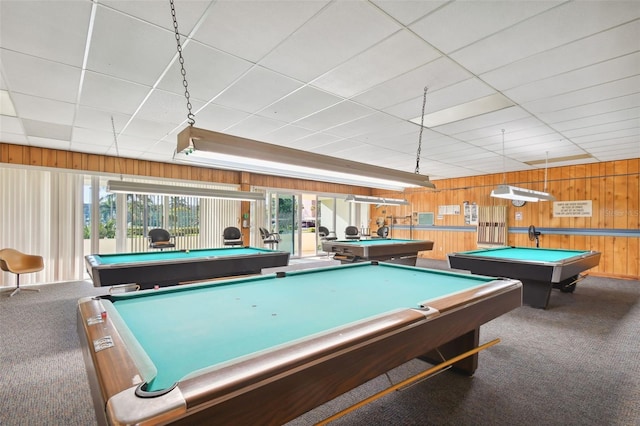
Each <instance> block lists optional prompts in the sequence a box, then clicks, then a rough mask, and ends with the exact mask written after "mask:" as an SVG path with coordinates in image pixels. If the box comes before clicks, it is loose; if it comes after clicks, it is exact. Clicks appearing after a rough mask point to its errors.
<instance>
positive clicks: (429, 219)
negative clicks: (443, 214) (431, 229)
mask: <svg viewBox="0 0 640 426" xmlns="http://www.w3.org/2000/svg"><path fill="white" fill-rule="evenodd" d="M413 215H414V218H415V219H416V221H415V222H416V224H417V225H427V226H431V225H433V219H434V214H433V212H427V213H414V214H413Z"/></svg>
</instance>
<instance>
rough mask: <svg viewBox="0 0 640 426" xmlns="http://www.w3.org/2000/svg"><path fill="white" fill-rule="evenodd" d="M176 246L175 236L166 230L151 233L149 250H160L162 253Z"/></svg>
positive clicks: (157, 229)
mask: <svg viewBox="0 0 640 426" xmlns="http://www.w3.org/2000/svg"><path fill="white" fill-rule="evenodd" d="M175 246H176V244H175V241H174V240H173V236H172V235H171V234H169V231H167V230H166V229H162V228H156V229H152V230H151V231H149V248H152V249H160V251H162V250H164V249H166V248H173V247H175Z"/></svg>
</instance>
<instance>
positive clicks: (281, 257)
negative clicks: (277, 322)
mask: <svg viewBox="0 0 640 426" xmlns="http://www.w3.org/2000/svg"><path fill="white" fill-rule="evenodd" d="M288 263H289V253H288V252H284V251H277V250H268V249H263V248H254V247H241V246H237V247H225V248H213V249H198V250H171V251H154V252H143V253H120V254H92V255H88V256H85V264H86V268H87V272H88V273H89V275H90V276H91V279H92V280H93V285H94V286H95V287H101V286H113V285H121V284H132V283H135V284H138V285H139V286H140V288H141V289H149V288H153V287H155V286H156V285H157V286H160V287H164V286H169V285H176V284H179V283H184V282H190V281H198V280H206V279H209V278H219V277H228V276H233V275H248V274H259V273H260V271H261V270H262V269H263V268H274V267H277V266H286V265H287V264H288Z"/></svg>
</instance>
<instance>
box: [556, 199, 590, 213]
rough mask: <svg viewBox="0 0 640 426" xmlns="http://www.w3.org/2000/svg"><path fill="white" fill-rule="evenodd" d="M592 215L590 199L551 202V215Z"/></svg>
mask: <svg viewBox="0 0 640 426" xmlns="http://www.w3.org/2000/svg"><path fill="white" fill-rule="evenodd" d="M592 215H593V211H592V202H591V200H583V201H554V202H553V217H591V216H592Z"/></svg>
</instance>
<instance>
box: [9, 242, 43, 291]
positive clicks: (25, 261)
mask: <svg viewBox="0 0 640 426" xmlns="http://www.w3.org/2000/svg"><path fill="white" fill-rule="evenodd" d="M0 269H2V270H3V271H6V272H11V273H13V274H16V288H15V290H13V292H12V293H11V294H10V295H9V297H11V296H13V295H14V294H17V293H20V290H29V291H40V289H37V288H22V289H21V288H20V274H27V273H30V272H39V271H42V270H43V269H44V260H43V259H42V256H36V255H32V254H25V253H22V252H19V251H18V250H14V249H10V248H6V249H2V250H0Z"/></svg>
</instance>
